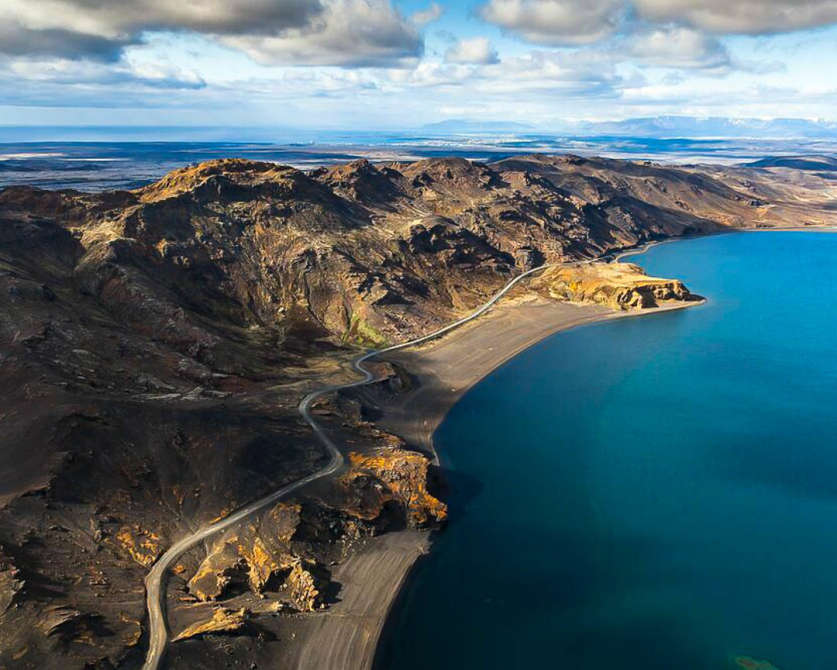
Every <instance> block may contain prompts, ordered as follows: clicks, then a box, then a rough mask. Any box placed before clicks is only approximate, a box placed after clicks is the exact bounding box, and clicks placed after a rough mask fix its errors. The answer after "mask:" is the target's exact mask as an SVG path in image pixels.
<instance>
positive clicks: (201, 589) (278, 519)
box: [188, 503, 300, 600]
mask: <svg viewBox="0 0 837 670" xmlns="http://www.w3.org/2000/svg"><path fill="white" fill-rule="evenodd" d="M299 523H300V506H299V505H295V504H286V503H279V504H278V505H275V506H274V507H273V508H272V509H271V510H270V511H269V512H267V513H266V514H264V515H262V516H260V517H257V518H256V519H255V520H253V521H250V522H247V523H245V524H242V526H241V527H240V528H234V529H232V530H230V531H229V532H227V533H224V534H223V535H222V536H221V537H220V538H218V539H217V540H215V541H214V542H213V545H212V549H211V550H210V551H209V552H208V553H207V556H206V558H205V559H204V560H203V561H202V562H201V564H200V566H199V567H198V569H197V571H196V572H195V574H194V575H193V576H192V578H191V579H190V580H189V583H188V588H189V593H191V594H192V595H194V596H195V597H196V598H198V599H199V600H214V599H216V598H218V597H219V596H221V594H222V593H223V592H224V589H225V588H226V587H227V586H228V585H229V583H230V581H231V580H232V579H233V577H234V575H235V573H236V572H240V573H242V574H245V575H246V580H247V584H248V585H249V587H250V589H251V590H252V591H253V593H256V594H259V593H261V592H262V591H263V590H264V588H265V586H266V585H267V582H268V580H269V579H270V578H271V577H272V576H274V575H276V574H278V573H280V572H282V571H286V572H287V571H289V570H291V569H292V568H293V567H294V566H296V564H297V563H298V562H299V559H298V557H297V556H295V555H294V554H293V550H292V548H291V538H292V537H293V535H294V533H295V532H296V529H297V527H298V526H299Z"/></svg>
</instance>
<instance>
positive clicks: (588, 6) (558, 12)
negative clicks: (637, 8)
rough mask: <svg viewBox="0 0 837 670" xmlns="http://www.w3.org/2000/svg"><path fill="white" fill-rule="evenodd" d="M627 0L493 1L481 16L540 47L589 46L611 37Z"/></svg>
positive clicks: (483, 8) (490, 0)
mask: <svg viewBox="0 0 837 670" xmlns="http://www.w3.org/2000/svg"><path fill="white" fill-rule="evenodd" d="M623 11H624V3H623V0H489V2H488V3H487V4H486V5H484V6H483V7H482V8H481V10H480V14H481V15H482V17H483V18H484V19H485V20H486V21H488V22H490V23H494V24H496V25H497V26H499V27H500V28H503V29H504V30H506V31H508V32H511V33H514V34H516V35H519V36H520V37H522V38H523V39H525V40H527V41H529V42H534V43H536V44H551V45H563V44H587V43H590V42H595V41H598V40H600V39H602V38H603V37H606V36H607V35H609V34H611V33H612V32H613V31H614V30H615V29H616V27H617V26H618V24H619V21H620V19H621V17H622V14H623Z"/></svg>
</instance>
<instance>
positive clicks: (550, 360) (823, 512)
mask: <svg viewBox="0 0 837 670" xmlns="http://www.w3.org/2000/svg"><path fill="white" fill-rule="evenodd" d="M628 260H630V261H631V262H636V263H639V264H641V265H643V266H644V267H645V268H646V269H647V270H648V272H649V273H650V274H656V275H659V276H664V277H677V278H680V279H683V280H684V281H685V282H686V284H687V286H688V287H689V288H690V289H691V290H692V291H694V292H696V293H699V294H701V295H704V296H706V297H707V298H708V299H709V302H708V303H707V304H706V305H703V306H699V307H695V308H692V309H689V310H685V311H680V312H672V313H663V314H657V315H650V316H645V317H643V318H636V319H622V320H618V321H612V322H605V323H601V324H597V325H593V326H588V327H584V328H579V329H577V330H573V331H569V332H565V333H559V334H557V335H554V336H552V337H550V338H548V339H546V340H544V341H542V342H541V343H539V344H538V345H536V346H534V347H532V348H530V349H528V350H527V351H525V352H523V353H522V354H520V355H519V356H517V357H515V358H514V359H512V360H511V361H509V362H508V363H507V364H505V365H504V366H502V367H501V368H499V369H498V370H496V371H495V372H494V373H492V374H491V375H490V376H488V377H487V378H486V379H485V380H483V381H482V382H481V383H479V384H478V385H477V386H475V387H474V388H473V389H471V390H470V391H469V392H468V393H467V394H466V395H465V397H464V398H463V399H462V400H461V401H460V402H459V403H458V404H457V405H456V406H455V407H454V408H453V409H452V410H451V412H450V414H449V415H448V417H447V418H446V420H445V422H444V423H443V424H442V426H441V427H440V428H439V430H438V431H437V433H436V444H437V447H438V450H439V452H440V454H441V455H442V459H443V465H444V466H445V467H446V469H448V470H449V471H450V476H449V481H450V484H451V486H450V489H451V490H450V492H449V494H448V502H449V504H450V511H451V521H450V524H449V526H448V528H447V529H446V531H445V532H444V533H442V534H440V536H439V538H438V540H437V542H436V543H435V545H434V548H433V552H432V553H431V554H430V556H429V557H428V558H427V559H426V560H424V561H423V562H421V563H420V564H419V565H418V566H417V568H416V570H415V573H414V575H413V577H412V578H411V580H410V581H409V583H408V585H407V586H406V587H405V591H404V593H403V596H402V599H401V602H400V603H399V605H398V608H397V609H396V611H395V612H394V614H393V618H392V620H391V622H390V625H389V629H388V632H387V635H386V638H385V639H384V640H383V642H382V646H381V650H380V653H379V657H378V663H377V666H378V667H380V668H393V669H395V668H398V670H410V669H413V668H415V669H418V668H422V669H426V668H437V669H438V668H458V669H459V668H531V667H535V668H538V667H544V668H562V669H566V670H605V669H607V670H625V669H628V670H634V669H635V670H654V669H658V668H659V669H661V670H662V669H665V670H671V669H672V668H683V669H689V670H691V669H702V668H706V669H712V670H715V669H718V668H737V667H749V666H744V665H739V662H737V660H736V659H738V661H743V659H742V658H741V657H750V658H753V659H759V660H763V661H767V662H769V663H770V664H772V665H764V666H759V667H760V669H761V668H762V667H763V668H764V669H765V670H766V669H767V668H771V667H774V666H775V668H780V669H781V670H792V669H794V668H798V669H803V670H826V669H828V670H833V668H837V645H835V643H834V622H835V617H837V614H835V607H837V606H836V605H835V603H837V439H835V435H836V434H837V410H835V407H837V356H835V353H837V351H836V350H837V301H835V298H837V262H835V261H836V260H837V235H833V234H827V233H791V232H789V233H779V232H764V233H739V234H730V235H721V236H715V237H708V238H701V239H695V240H688V241H682V242H677V243H673V244H666V245H662V246H659V247H655V248H653V249H651V250H649V251H648V252H646V253H644V254H642V255H640V256H636V257H633V258H630V259H628ZM753 667H755V666H753Z"/></svg>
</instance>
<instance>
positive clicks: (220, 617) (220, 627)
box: [172, 607, 248, 642]
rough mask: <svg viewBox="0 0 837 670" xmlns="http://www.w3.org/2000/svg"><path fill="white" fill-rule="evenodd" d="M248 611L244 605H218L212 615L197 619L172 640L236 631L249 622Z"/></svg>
mask: <svg viewBox="0 0 837 670" xmlns="http://www.w3.org/2000/svg"><path fill="white" fill-rule="evenodd" d="M247 616H248V612H247V610H246V609H244V608H243V607H242V608H241V609H238V610H231V609H227V608H226V607H218V608H217V609H215V610H214V611H213V612H212V616H211V617H210V618H209V619H206V620H204V621H197V622H195V623H193V624H192V625H191V626H187V627H186V628H184V629H183V630H182V631H180V632H179V633H178V634H177V635H175V636H174V637H173V638H172V642H178V641H179V640H188V639H189V638H192V637H198V636H200V635H206V634H208V633H234V632H237V631H239V630H241V628H242V627H243V626H244V624H246V623H247Z"/></svg>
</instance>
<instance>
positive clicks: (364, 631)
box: [283, 293, 706, 670]
mask: <svg viewBox="0 0 837 670" xmlns="http://www.w3.org/2000/svg"><path fill="white" fill-rule="evenodd" d="M705 302H706V301H705V300H700V301H688V302H677V303H673V304H670V305H665V306H662V307H656V308H651V309H645V310H640V311H633V312H622V311H617V310H613V309H611V308H609V307H605V306H600V305H578V304H572V303H565V302H558V301H554V300H549V299H546V298H542V297H539V296H535V295H533V294H530V293H524V294H522V295H520V294H517V293H515V294H512V295H509V296H508V298H507V299H506V301H504V302H503V303H501V304H499V305H495V306H494V308H493V309H492V311H491V312H490V314H488V315H486V316H485V317H483V318H482V319H478V320H476V321H473V322H470V323H468V324H464V325H463V326H462V327H460V328H458V329H457V330H455V331H453V332H450V333H447V334H446V335H445V336H444V337H442V338H440V339H438V340H434V341H432V342H430V343H426V344H423V345H420V346H417V347H415V348H411V349H410V350H401V351H397V352H391V353H389V354H386V355H385V356H384V357H382V358H381V360H385V361H386V362H389V363H392V364H395V365H397V366H399V367H401V368H402V369H403V370H405V371H406V372H407V373H408V374H409V376H410V378H411V380H412V382H413V385H412V387H411V388H410V389H409V390H407V391H406V392H403V393H399V394H397V395H394V396H386V397H385V396H383V395H382V394H381V393H380V392H379V391H378V390H377V389H376V388H375V387H374V386H372V387H363V388H358V389H356V392H357V393H358V394H359V395H361V396H362V397H363V401H364V402H365V403H368V404H369V405H371V406H372V407H375V408H376V409H377V410H378V411H380V412H381V415H380V417H379V418H378V419H377V420H376V421H375V423H376V424H377V425H379V426H380V427H381V428H382V429H384V430H386V431H388V432H391V433H394V434H396V435H398V436H400V437H401V438H402V439H404V440H405V441H406V443H407V445H408V447H410V448H414V449H419V450H421V451H424V452H425V453H427V454H428V455H432V457H433V460H434V463H435V464H436V465H437V466H438V465H439V460H440V459H439V455H438V454H437V452H436V449H435V446H434V443H433V435H434V434H435V432H436V429H437V428H438V426H439V425H440V424H441V422H442V421H443V420H444V418H445V416H446V415H447V413H448V411H449V410H450V409H451V408H452V407H453V406H454V405H455V404H456V402H458V400H459V399H460V398H461V397H462V396H463V395H464V394H465V393H466V392H467V391H468V390H469V389H470V388H472V387H473V386H474V385H476V384H477V383H479V382H480V381H481V380H482V379H484V378H485V377H486V376H488V375H489V374H491V373H492V372H493V371H494V370H496V369H497V368H499V367H500V366H502V365H503V364H504V363H506V362H507V361H509V360H510V359H512V358H514V357H515V356H517V355H518V354H519V353H521V352H522V351H524V350H526V349H528V348H529V347H531V346H534V345H535V344H537V343H538V342H541V341H542V340H544V339H546V338H547V337H550V336H552V335H555V334H556V333H559V332H565V331H568V330H572V329H574V328H580V327H583V326H587V325H592V324H595V323H601V322H605V321H610V320H614V319H623V318H634V317H643V316H652V315H654V314H662V313H666V312H671V311H679V310H682V309H686V308H689V307H696V306H698V305H701V304H704V303H705ZM432 535H433V532H432V531H431V532H427V531H410V530H406V531H396V532H392V533H387V534H385V535H382V536H381V537H379V538H376V539H375V540H374V541H373V542H371V543H370V544H369V545H368V546H367V547H366V548H364V550H362V551H361V552H359V553H358V554H356V555H355V556H352V557H350V558H349V559H348V560H347V561H346V563H344V564H342V565H341V566H338V567H337V568H336V570H335V573H334V577H335V579H336V580H337V581H338V582H340V583H341V584H342V589H341V591H340V598H341V599H340V602H338V603H336V604H335V605H333V606H332V607H331V608H330V609H329V611H328V612H324V613H322V614H321V615H319V617H320V618H318V619H317V620H316V621H314V620H312V621H310V624H309V625H308V626H305V627H304V629H303V630H297V633H296V640H297V643H298V644H297V645H295V647H296V648H295V649H294V651H293V653H292V654H290V655H289V658H287V660H288V661H290V662H289V663H288V664H287V667H293V668H300V669H302V668H307V667H317V668H321V669H322V670H342V669H345V668H353V669H355V668H357V669H361V668H363V669H367V670H368V669H370V668H374V667H376V664H377V663H378V662H379V661H378V660H377V659H378V655H379V652H380V641H381V639H382V637H383V635H384V631H385V630H386V628H387V626H388V624H389V623H390V622H391V620H392V616H391V615H392V613H393V612H394V611H395V608H396V606H397V603H398V600H399V597H400V596H401V594H402V593H403V586H404V584H405V583H406V581H407V580H408V579H409V576H410V574H411V573H412V571H413V570H414V569H415V567H416V565H417V563H418V561H419V559H420V558H422V557H423V556H424V555H426V554H427V553H428V552H429V551H430V549H431V544H432ZM372 576H374V579H370V577H372ZM283 666H284V664H283Z"/></svg>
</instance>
